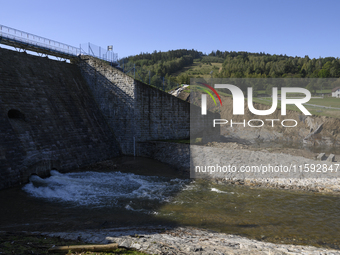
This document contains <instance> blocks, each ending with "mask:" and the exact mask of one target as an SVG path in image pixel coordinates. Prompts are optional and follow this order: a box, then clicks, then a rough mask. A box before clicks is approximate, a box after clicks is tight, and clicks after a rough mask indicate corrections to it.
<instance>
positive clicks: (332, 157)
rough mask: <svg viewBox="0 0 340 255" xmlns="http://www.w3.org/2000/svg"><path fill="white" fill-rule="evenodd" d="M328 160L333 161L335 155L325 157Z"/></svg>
mask: <svg viewBox="0 0 340 255" xmlns="http://www.w3.org/2000/svg"><path fill="white" fill-rule="evenodd" d="M327 161H328V162H335V155H334V154H330V155H329V156H328V158H327Z"/></svg>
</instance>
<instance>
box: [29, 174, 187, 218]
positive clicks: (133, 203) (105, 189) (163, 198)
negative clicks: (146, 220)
mask: <svg viewBox="0 0 340 255" xmlns="http://www.w3.org/2000/svg"><path fill="white" fill-rule="evenodd" d="M185 183H187V181H185V180H182V179H169V178H165V177H157V176H142V175H136V174H132V173H121V172H109V173H108V172H106V173H100V172H81V173H66V174H62V173H59V172H58V171H55V170H52V171H51V177H49V178H46V179H42V178H40V177H39V176H36V175H34V176H31V177H30V183H28V184H27V185H25V186H24V187H23V190H24V191H26V192H27V193H29V194H30V195H32V196H34V197H37V198H44V199H47V200H53V201H58V202H67V203H68V204H72V205H77V206H92V207H93V206H96V207H112V206H115V207H117V206H118V207H124V208H125V209H128V210H136V211H141V212H149V210H152V207H154V205H155V204H159V203H164V202H168V201H170V200H171V197H172V195H173V194H174V193H176V192H178V191H179V190H180V189H181V188H182V187H183V186H184V185H185Z"/></svg>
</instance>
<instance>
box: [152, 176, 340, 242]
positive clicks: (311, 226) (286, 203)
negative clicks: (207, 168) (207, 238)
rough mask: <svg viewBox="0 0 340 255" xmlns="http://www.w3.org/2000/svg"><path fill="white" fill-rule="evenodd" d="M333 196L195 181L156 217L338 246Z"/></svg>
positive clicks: (339, 220) (339, 222)
mask: <svg viewBox="0 0 340 255" xmlns="http://www.w3.org/2000/svg"><path fill="white" fill-rule="evenodd" d="M339 212H340V199H339V197H338V196H331V195H324V194H315V193H311V192H310V193H307V192H298V191H283V190H274V189H256V188H253V189H252V188H250V187H242V186H233V185H216V184H211V183H208V182H205V181H203V180H197V181H194V182H192V183H190V184H188V186H187V187H186V188H185V189H184V190H183V191H182V192H181V193H179V194H178V195H177V196H176V197H175V198H174V199H173V200H172V201H171V202H170V203H167V204H166V205H164V206H162V208H161V209H160V210H159V214H158V217H163V218H171V219H172V220H175V221H176V222H178V223H180V224H183V225H188V226H196V227H201V228H208V229H212V230H216V231H219V232H225V233H231V234H240V235H243V236H247V237H251V238H255V239H258V240H266V241H270V242H279V243H282V242H284V243H296V244H312V245H323V246H329V247H333V248H337V247H338V248H340V239H339V238H340V234H339V233H340V214H339Z"/></svg>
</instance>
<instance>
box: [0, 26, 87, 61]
mask: <svg viewBox="0 0 340 255" xmlns="http://www.w3.org/2000/svg"><path fill="white" fill-rule="evenodd" d="M0 37H2V38H5V39H9V40H12V41H14V42H18V43H25V44H28V45H32V46H35V47H37V48H43V49H47V50H51V51H56V52H60V53H64V54H67V55H71V56H78V55H79V54H80V53H81V51H80V48H77V47H73V46H71V45H67V44H64V43H60V42H57V41H54V40H51V39H47V38H44V37H41V36H37V35H33V34H30V33H26V32H23V31H20V30H17V29H14V28H10V27H6V26H3V25H0Z"/></svg>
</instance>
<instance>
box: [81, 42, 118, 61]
mask: <svg viewBox="0 0 340 255" xmlns="http://www.w3.org/2000/svg"><path fill="white" fill-rule="evenodd" d="M80 49H81V54H85V55H90V56H93V57H96V58H99V59H102V60H105V61H107V62H110V63H117V64H118V54H117V53H114V52H113V51H112V50H109V49H108V48H103V47H100V46H97V45H95V44H92V43H87V44H81V45H80Z"/></svg>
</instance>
